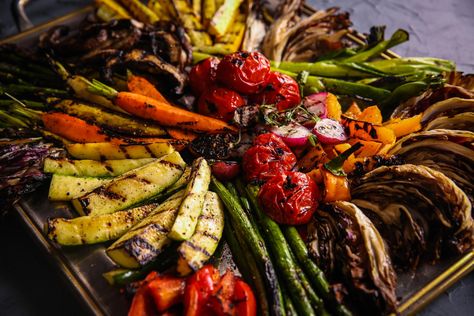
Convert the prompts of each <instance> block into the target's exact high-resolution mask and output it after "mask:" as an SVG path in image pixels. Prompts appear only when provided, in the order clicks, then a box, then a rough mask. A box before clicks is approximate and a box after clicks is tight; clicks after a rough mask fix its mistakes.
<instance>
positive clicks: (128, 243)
mask: <svg viewBox="0 0 474 316" xmlns="http://www.w3.org/2000/svg"><path fill="white" fill-rule="evenodd" d="M182 197H183V191H180V192H178V193H176V194H174V195H173V196H171V197H170V198H168V199H167V200H166V201H165V202H163V203H162V204H161V205H160V206H158V208H157V209H156V210H154V211H153V212H152V214H151V215H149V216H148V217H147V218H146V219H144V220H143V221H141V222H140V223H139V224H138V225H136V226H134V227H132V229H131V230H130V231H129V232H127V233H126V234H125V235H123V236H122V237H121V238H120V239H119V240H117V241H116V242H115V243H113V244H112V245H111V246H110V247H109V248H108V249H107V255H108V256H109V257H110V258H111V259H112V260H113V261H114V262H115V263H117V264H118V265H120V266H122V267H125V268H138V267H140V266H143V265H145V264H147V263H149V262H151V261H153V259H155V258H156V257H157V256H158V255H159V254H160V252H161V251H162V250H163V249H164V248H165V247H166V246H167V245H168V244H169V243H170V242H171V239H170V238H168V233H169V231H170V229H171V226H173V222H174V220H175V218H176V214H177V213H178V208H179V205H180V204H181V200H182Z"/></svg>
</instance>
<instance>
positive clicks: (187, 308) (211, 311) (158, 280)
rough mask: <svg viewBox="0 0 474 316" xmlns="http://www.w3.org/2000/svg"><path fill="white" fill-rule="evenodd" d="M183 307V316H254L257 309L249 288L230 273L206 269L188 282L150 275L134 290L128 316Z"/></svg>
mask: <svg viewBox="0 0 474 316" xmlns="http://www.w3.org/2000/svg"><path fill="white" fill-rule="evenodd" d="M180 303H183V304H184V314H185V315H187V316H223V315H229V316H255V315H256V313H257V306H256V300H255V296H254V294H253V291H252V289H251V288H250V286H249V285H248V284H247V283H245V282H244V281H243V280H242V279H240V278H239V277H236V276H235V275H234V274H233V273H232V272H231V271H227V272H226V273H225V274H224V275H223V276H221V275H220V274H219V270H217V269H216V268H214V267H213V266H212V265H207V266H204V267H203V268H201V269H200V270H199V271H197V272H196V273H195V274H193V275H191V276H190V277H189V278H187V279H186V278H179V277H173V276H169V275H159V274H158V273H156V272H151V273H150V274H149V275H148V276H147V277H146V279H145V280H144V281H142V282H141V286H140V287H139V288H138V290H137V292H136V294H135V296H134V298H133V301H132V306H131V307H130V310H129V312H128V315H129V316H145V315H156V312H158V313H160V315H161V313H165V312H167V311H169V310H170V309H172V308H176V307H179V304H180Z"/></svg>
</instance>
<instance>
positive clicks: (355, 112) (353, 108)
mask: <svg viewBox="0 0 474 316" xmlns="http://www.w3.org/2000/svg"><path fill="white" fill-rule="evenodd" d="M361 113H362V111H361V109H360V107H359V105H358V104H357V103H356V102H352V104H351V105H350V106H349V108H348V109H347V110H346V112H344V115H345V116H349V117H352V118H357V117H358V116H359V114H361Z"/></svg>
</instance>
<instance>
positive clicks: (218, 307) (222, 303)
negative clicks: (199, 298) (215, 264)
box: [208, 271, 235, 316]
mask: <svg viewBox="0 0 474 316" xmlns="http://www.w3.org/2000/svg"><path fill="white" fill-rule="evenodd" d="M234 288H235V276H234V274H233V273H232V272H231V271H227V272H226V273H225V274H224V275H223V276H222V278H221V280H220V281H219V284H218V285H217V286H216V288H215V289H214V292H213V293H212V295H211V296H210V297H209V303H208V304H209V306H210V307H211V308H212V310H213V311H214V313H215V314H216V315H218V316H224V315H235V309H234V302H233V296H234Z"/></svg>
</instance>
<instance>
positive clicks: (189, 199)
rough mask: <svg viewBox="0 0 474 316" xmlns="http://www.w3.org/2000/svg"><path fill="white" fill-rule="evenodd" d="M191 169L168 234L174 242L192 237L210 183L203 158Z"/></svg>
mask: <svg viewBox="0 0 474 316" xmlns="http://www.w3.org/2000/svg"><path fill="white" fill-rule="evenodd" d="M192 168H193V169H192V171H191V179H190V181H189V183H188V185H187V187H186V190H185V195H184V198H183V202H182V203H181V205H180V207H179V212H178V216H177V217H176V221H175V222H174V224H173V228H172V229H171V232H170V238H172V239H174V240H186V239H189V238H190V237H191V236H192V235H193V233H194V230H195V229H196V224H197V221H198V217H199V214H201V211H202V207H203V204H204V197H205V195H206V192H207V190H208V189H209V183H210V182H211V168H210V167H209V165H208V163H207V161H206V160H205V159H204V158H202V157H200V158H198V159H196V160H195V161H194V163H193V167H192Z"/></svg>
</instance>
